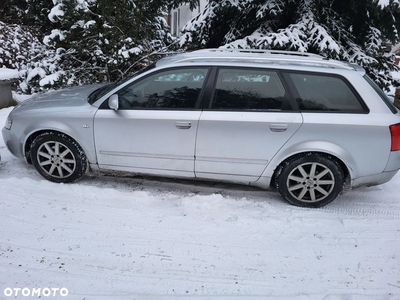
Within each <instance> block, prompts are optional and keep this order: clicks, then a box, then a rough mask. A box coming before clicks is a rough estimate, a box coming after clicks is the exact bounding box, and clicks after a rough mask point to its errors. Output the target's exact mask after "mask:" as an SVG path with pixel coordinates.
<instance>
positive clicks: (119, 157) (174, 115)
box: [94, 68, 208, 177]
mask: <svg viewBox="0 0 400 300" xmlns="http://www.w3.org/2000/svg"><path fill="white" fill-rule="evenodd" d="M207 72H208V69H207V68H200V69H199V68H187V69H182V68H181V69H170V70H165V71H161V72H157V73H156V74H153V75H150V76H147V77H146V78H144V79H139V81H137V82H134V83H133V84H131V85H129V86H127V87H124V88H123V89H121V90H120V91H118V92H117V94H118V99H119V109H118V110H117V111H114V110H112V109H99V110H98V112H97V113H96V116H95V119H94V136H95V145H96V154H97V159H98V164H99V167H100V168H103V169H112V170H121V171H129V172H136V173H142V174H155V175H171V176H183V177H193V176H194V148H195V139H196V131H197V126H198V122H199V118H200V115H201V110H199V109H197V107H198V99H199V97H200V93H201V89H202V86H203V83H204V81H205V79H206V76H207Z"/></svg>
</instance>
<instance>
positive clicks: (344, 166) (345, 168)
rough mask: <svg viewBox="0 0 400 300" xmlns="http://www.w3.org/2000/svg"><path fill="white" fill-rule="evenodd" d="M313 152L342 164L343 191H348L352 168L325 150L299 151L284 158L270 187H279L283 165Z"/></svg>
mask: <svg viewBox="0 0 400 300" xmlns="http://www.w3.org/2000/svg"><path fill="white" fill-rule="evenodd" d="M313 154H317V155H320V156H323V157H326V158H329V159H331V160H334V161H336V162H337V164H338V165H339V166H340V168H341V169H342V171H343V175H344V182H343V183H344V187H343V192H346V191H347V190H349V189H350V185H351V177H352V176H351V169H350V168H349V167H348V166H347V164H346V163H345V162H344V161H343V160H342V159H340V158H339V157H338V156H336V155H333V154H331V153H327V152H323V151H304V152H299V153H296V154H293V155H291V156H288V157H286V158H285V159H284V160H282V161H281V162H280V163H279V164H278V165H277V167H276V168H275V170H274V172H273V175H272V177H271V181H270V188H272V189H277V187H278V183H277V179H278V177H279V175H280V173H281V172H282V170H283V167H284V166H285V165H286V164H288V163H289V162H290V161H292V160H294V159H297V158H299V157H303V156H307V155H313Z"/></svg>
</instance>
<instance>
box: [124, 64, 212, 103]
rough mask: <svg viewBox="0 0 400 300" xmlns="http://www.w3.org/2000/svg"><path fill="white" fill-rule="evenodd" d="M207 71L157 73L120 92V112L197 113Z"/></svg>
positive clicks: (189, 70)
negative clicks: (181, 111)
mask: <svg viewBox="0 0 400 300" xmlns="http://www.w3.org/2000/svg"><path fill="white" fill-rule="evenodd" d="M207 72H208V69H207V68H190V69H179V70H178V69H173V70H167V71H162V72H158V73H157V74H154V75H151V76H148V77H146V78H144V79H142V80H140V81H139V82H135V83H133V84H132V85H130V86H128V87H126V88H124V89H122V90H121V91H119V92H118V101H119V107H120V109H194V108H195V107H196V103H197V100H198V98H199V96H200V92H201V89H202V86H203V83H204V82H205V78H206V75H207Z"/></svg>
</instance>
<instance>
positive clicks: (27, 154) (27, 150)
mask: <svg viewBox="0 0 400 300" xmlns="http://www.w3.org/2000/svg"><path fill="white" fill-rule="evenodd" d="M46 132H47V133H60V134H64V135H66V136H67V137H69V138H70V139H72V140H74V141H75V142H76V143H77V144H78V145H79V146H80V147H81V148H82V150H83V151H84V152H85V149H84V148H83V147H82V145H81V144H80V143H79V142H78V141H77V140H76V139H74V138H73V137H72V136H71V135H70V134H68V133H67V132H63V131H61V130H56V129H41V130H38V131H34V132H31V133H30V134H29V135H28V137H27V138H26V140H25V143H24V148H23V149H24V155H25V159H26V161H27V162H28V163H29V164H32V158H31V146H32V142H33V141H34V140H35V139H36V138H37V137H38V136H39V135H41V134H43V133H46Z"/></svg>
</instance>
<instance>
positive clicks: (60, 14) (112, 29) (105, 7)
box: [45, 0, 198, 85]
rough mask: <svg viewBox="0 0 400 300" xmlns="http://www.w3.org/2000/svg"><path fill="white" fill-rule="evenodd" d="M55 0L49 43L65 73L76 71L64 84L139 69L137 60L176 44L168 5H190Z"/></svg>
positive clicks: (106, 78)
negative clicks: (58, 56)
mask: <svg viewBox="0 0 400 300" xmlns="http://www.w3.org/2000/svg"><path fill="white" fill-rule="evenodd" d="M55 1H56V4H55V5H54V7H53V8H52V10H51V12H50V14H49V18H50V20H51V21H53V22H54V23H55V24H56V25H55V27H56V29H54V30H53V31H52V32H51V34H49V35H48V36H46V38H45V43H46V44H47V45H49V46H53V47H54V48H56V49H57V51H58V52H59V53H60V55H61V60H60V63H61V64H62V65H64V67H63V69H65V70H67V68H71V69H72V70H73V72H68V71H66V72H65V73H64V74H63V76H62V77H60V79H62V80H63V83H62V84H63V85H65V84H68V85H69V84H85V83H92V82H102V81H109V80H117V79H119V78H122V77H124V76H126V75H127V74H128V73H129V72H132V71H134V70H135V69H138V68H140V67H141V64H140V63H138V64H135V62H137V61H141V59H142V58H143V57H145V56H146V55H148V54H149V53H151V52H152V51H154V50H156V49H158V48H160V47H161V48H162V47H165V46H168V45H169V44H171V43H172V42H173V38H172V36H171V35H170V34H169V33H168V25H167V24H166V21H165V19H164V18H163V16H164V15H166V13H165V11H166V9H167V7H174V6H176V5H177V4H179V3H182V2H186V1H177V0H175V1H166V0H158V1H139V0H136V1H133V0H79V1H78V0H55ZM197 2H198V1H197V0H192V1H191V3H192V4H193V5H194V4H195V3H197ZM142 62H143V63H148V61H142Z"/></svg>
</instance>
